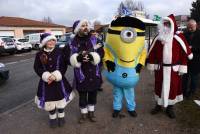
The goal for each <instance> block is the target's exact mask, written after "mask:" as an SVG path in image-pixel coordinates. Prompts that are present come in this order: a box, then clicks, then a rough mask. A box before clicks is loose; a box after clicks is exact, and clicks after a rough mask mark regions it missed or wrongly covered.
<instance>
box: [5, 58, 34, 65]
mask: <svg viewBox="0 0 200 134" xmlns="http://www.w3.org/2000/svg"><path fill="white" fill-rule="evenodd" d="M32 59H33V58H30V59H25V60H19V61H15V62H8V63H5V65H13V64H17V63H22V62H26V61H30V60H32Z"/></svg>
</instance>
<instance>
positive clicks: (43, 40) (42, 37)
mask: <svg viewBox="0 0 200 134" xmlns="http://www.w3.org/2000/svg"><path fill="white" fill-rule="evenodd" d="M50 40H55V41H57V39H56V37H55V36H54V35H52V34H50V33H43V34H41V35H40V43H41V46H40V47H43V46H45V45H46V43H47V42H48V41H50Z"/></svg>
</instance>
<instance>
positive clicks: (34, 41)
mask: <svg viewBox="0 0 200 134" xmlns="http://www.w3.org/2000/svg"><path fill="white" fill-rule="evenodd" d="M40 35H41V33H34V34H28V35H26V36H25V37H24V38H25V39H28V42H30V43H31V45H32V48H33V49H37V50H38V49H39V48H40Z"/></svg>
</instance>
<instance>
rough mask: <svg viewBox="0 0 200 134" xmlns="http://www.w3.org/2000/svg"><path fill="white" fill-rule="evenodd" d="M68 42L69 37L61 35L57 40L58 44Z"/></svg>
mask: <svg viewBox="0 0 200 134" xmlns="http://www.w3.org/2000/svg"><path fill="white" fill-rule="evenodd" d="M69 40H70V36H66V35H63V36H61V37H60V39H58V41H59V42H68V41H69Z"/></svg>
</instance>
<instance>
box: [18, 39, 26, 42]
mask: <svg viewBox="0 0 200 134" xmlns="http://www.w3.org/2000/svg"><path fill="white" fill-rule="evenodd" d="M18 41H19V42H28V39H19V40H18Z"/></svg>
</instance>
